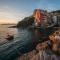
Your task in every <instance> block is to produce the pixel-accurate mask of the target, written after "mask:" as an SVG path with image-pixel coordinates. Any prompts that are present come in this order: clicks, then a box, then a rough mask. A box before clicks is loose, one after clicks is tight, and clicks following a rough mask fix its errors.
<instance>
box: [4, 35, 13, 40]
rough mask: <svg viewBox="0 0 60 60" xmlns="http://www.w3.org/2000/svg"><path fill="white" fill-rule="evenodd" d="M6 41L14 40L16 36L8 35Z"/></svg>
mask: <svg viewBox="0 0 60 60" xmlns="http://www.w3.org/2000/svg"><path fill="white" fill-rule="evenodd" d="M5 39H7V40H13V39H14V36H13V35H7V37H6V38H5Z"/></svg>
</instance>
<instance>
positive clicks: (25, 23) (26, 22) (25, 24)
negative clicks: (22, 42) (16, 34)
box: [17, 16, 34, 28]
mask: <svg viewBox="0 0 60 60" xmlns="http://www.w3.org/2000/svg"><path fill="white" fill-rule="evenodd" d="M33 22H34V17H33V16H29V17H25V18H24V19H23V20H22V21H20V22H18V24H17V27H18V28H19V27H21V28H22V27H23V28H26V27H28V26H30V25H32V23H33Z"/></svg>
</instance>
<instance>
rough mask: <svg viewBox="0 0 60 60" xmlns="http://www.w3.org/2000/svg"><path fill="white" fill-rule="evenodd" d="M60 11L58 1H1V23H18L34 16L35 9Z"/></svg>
mask: <svg viewBox="0 0 60 60" xmlns="http://www.w3.org/2000/svg"><path fill="white" fill-rule="evenodd" d="M37 8H40V9H45V10H48V11H52V10H58V9H60V1H59V2H58V1H57V0H0V23H17V22H18V21H20V20H22V19H23V18H25V17H27V16H30V15H32V14H33V11H34V9H37Z"/></svg>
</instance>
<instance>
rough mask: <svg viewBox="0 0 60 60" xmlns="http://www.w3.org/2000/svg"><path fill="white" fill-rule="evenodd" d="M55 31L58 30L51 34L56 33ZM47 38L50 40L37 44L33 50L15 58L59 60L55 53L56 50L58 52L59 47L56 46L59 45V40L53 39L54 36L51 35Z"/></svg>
mask: <svg viewBox="0 0 60 60" xmlns="http://www.w3.org/2000/svg"><path fill="white" fill-rule="evenodd" d="M57 32H60V30H58V31H56V32H54V33H53V34H52V36H53V35H54V34H55V35H57V34H58V33H57ZM56 33H57V34H56ZM59 34H60V33H59ZM49 38H50V40H48V41H44V42H42V43H39V44H37V46H36V48H35V50H33V51H30V52H28V53H25V54H23V55H21V56H19V57H18V58H17V59H16V60H60V54H59V55H58V54H56V53H57V52H58V53H60V50H59V49H60V48H59V47H58V46H60V44H58V43H59V42H60V40H57V39H54V38H55V37H51V36H49ZM58 41H59V42H58ZM52 42H53V43H52ZM56 42H57V43H56Z"/></svg>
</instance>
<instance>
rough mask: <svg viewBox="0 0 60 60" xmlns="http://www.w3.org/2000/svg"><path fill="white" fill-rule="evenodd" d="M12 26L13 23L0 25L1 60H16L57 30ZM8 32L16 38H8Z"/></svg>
mask: <svg viewBox="0 0 60 60" xmlns="http://www.w3.org/2000/svg"><path fill="white" fill-rule="evenodd" d="M10 26H13V25H0V60H15V59H16V58H17V57H18V56H20V55H22V54H24V53H27V52H29V51H32V50H33V49H35V47H36V45H37V44H38V43H41V42H43V41H44V39H46V38H47V37H48V36H49V35H50V34H51V33H53V31H54V30H55V29H54V30H51V29H49V30H48V29H46V30H40V29H33V28H32V29H30V28H9V27H10ZM7 34H12V35H13V36H14V39H13V40H11V41H10V40H7V39H6V36H7Z"/></svg>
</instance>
